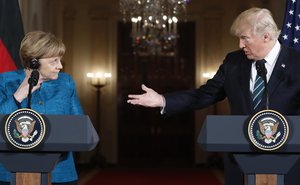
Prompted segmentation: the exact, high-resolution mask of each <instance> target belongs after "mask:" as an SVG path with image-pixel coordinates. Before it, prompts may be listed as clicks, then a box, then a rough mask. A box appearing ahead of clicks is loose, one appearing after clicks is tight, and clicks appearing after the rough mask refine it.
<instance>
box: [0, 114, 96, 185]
mask: <svg viewBox="0 0 300 185" xmlns="http://www.w3.org/2000/svg"><path fill="white" fill-rule="evenodd" d="M6 118H7V115H0V120H1V130H2V131H1V137H0V162H1V163H2V164H3V165H4V166H5V168H6V169H7V170H9V171H10V172H11V173H12V178H11V185H16V184H17V185H23V184H24V185H25V184H26V185H27V184H31V185H47V184H51V179H50V178H49V177H50V175H49V173H50V172H51V171H52V170H53V168H54V167H55V165H56V164H57V163H58V162H59V161H60V160H63V158H64V155H65V154H66V153H67V152H69V151H73V152H83V151H90V150H92V149H94V148H95V147H96V145H97V143H98V142H99V137H98V134H97V132H96V131H95V129H94V127H93V124H92V123H91V121H90V119H89V117H88V116H86V115H84V116H79V115H78V116H77V115H76V116H73V115H43V118H44V120H45V121H46V124H47V128H48V129H47V133H46V135H45V138H44V140H43V142H42V143H40V144H39V145H38V146H36V147H35V148H33V149H29V150H20V149H18V148H16V147H14V146H12V145H11V144H10V143H8V142H7V140H6V136H5V134H4V124H5V121H6Z"/></svg>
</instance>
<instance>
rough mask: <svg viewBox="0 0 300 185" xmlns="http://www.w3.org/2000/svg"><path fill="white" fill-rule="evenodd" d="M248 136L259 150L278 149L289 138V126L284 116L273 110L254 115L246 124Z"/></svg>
mask: <svg viewBox="0 0 300 185" xmlns="http://www.w3.org/2000/svg"><path fill="white" fill-rule="evenodd" d="M248 136H249V139H250V141H251V142H252V144H253V145H254V146H256V147H257V148H259V149H261V150H265V151H273V150H276V149H279V148H280V147H281V146H282V145H284V143H285V142H286V140H287V138H288V136H289V125H288V122H287V121H286V119H285V118H284V116H282V115H281V114H280V113H278V112H276V111H274V110H263V111H260V112H258V113H256V114H255V115H254V116H253V117H252V118H251V120H250V122H249V124H248Z"/></svg>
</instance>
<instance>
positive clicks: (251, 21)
mask: <svg viewBox="0 0 300 185" xmlns="http://www.w3.org/2000/svg"><path fill="white" fill-rule="evenodd" d="M245 29H250V30H251V32H252V34H254V35H263V34H265V33H268V34H269V35H270V37H271V39H273V40H277V39H278V37H279V34H280V30H279V29H278V27H277V25H276V23H275V21H274V19H273V17H272V14H271V12H270V11H269V10H267V9H264V8H250V9H248V10H246V11H244V12H242V13H241V14H240V15H239V16H238V17H237V18H236V19H235V21H234V22H233V24H232V26H231V28H230V32H231V33H232V34H233V35H235V36H237V37H239V36H240V34H241V33H242V32H243V31H245Z"/></svg>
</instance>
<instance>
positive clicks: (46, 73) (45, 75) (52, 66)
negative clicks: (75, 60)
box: [39, 57, 63, 81]
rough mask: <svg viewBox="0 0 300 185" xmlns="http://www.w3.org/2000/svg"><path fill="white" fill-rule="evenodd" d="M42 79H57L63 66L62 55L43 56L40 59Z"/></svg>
mask: <svg viewBox="0 0 300 185" xmlns="http://www.w3.org/2000/svg"><path fill="white" fill-rule="evenodd" d="M39 62H40V67H39V72H40V79H41V80H44V81H48V80H56V79H57V78H58V73H59V71H60V70H61V69H62V68H63V66H62V64H61V57H51V58H41V59H39Z"/></svg>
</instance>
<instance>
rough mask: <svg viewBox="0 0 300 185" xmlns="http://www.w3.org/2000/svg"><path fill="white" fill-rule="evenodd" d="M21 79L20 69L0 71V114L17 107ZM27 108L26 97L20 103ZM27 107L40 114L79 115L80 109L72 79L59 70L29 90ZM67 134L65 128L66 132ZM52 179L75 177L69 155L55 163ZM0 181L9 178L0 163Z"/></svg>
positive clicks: (70, 154)
mask: <svg viewBox="0 0 300 185" xmlns="http://www.w3.org/2000/svg"><path fill="white" fill-rule="evenodd" d="M24 78H25V73H24V70H17V71H12V72H6V73H2V74H0V114H10V113H12V112H13V111H15V110H17V109H18V106H17V104H16V103H15V100H14V98H13V94H14V93H15V92H16V90H17V89H18V87H19V86H20V84H21V83H22V81H23V80H24ZM21 107H22V108H27V98H26V99H24V100H23V101H22V103H21ZM31 108H32V109H33V110H35V111H37V112H38V113H40V114H65V115H82V114H83V111H82V108H81V105H80V103H79V101H78V98H77V95H76V88H75V83H74V81H73V79H72V78H71V77H70V76H69V75H68V74H66V73H62V72H61V73H59V75H58V79H57V80H51V81H47V82H44V83H43V84H42V86H41V88H40V89H38V90H36V91H35V92H33V93H32V98H31ZM66 134H67V131H66ZM51 176H52V182H56V183H60V182H69V181H75V180H77V179H78V176H77V172H76V169H75V164H74V160H73V155H72V153H71V152H69V153H68V154H67V158H66V159H65V160H63V161H61V162H59V163H58V164H57V165H56V167H55V168H54V170H53V171H52V173H51ZM0 181H6V182H8V181H10V173H9V172H8V171H7V170H6V169H5V168H4V167H3V165H1V164H0Z"/></svg>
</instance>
